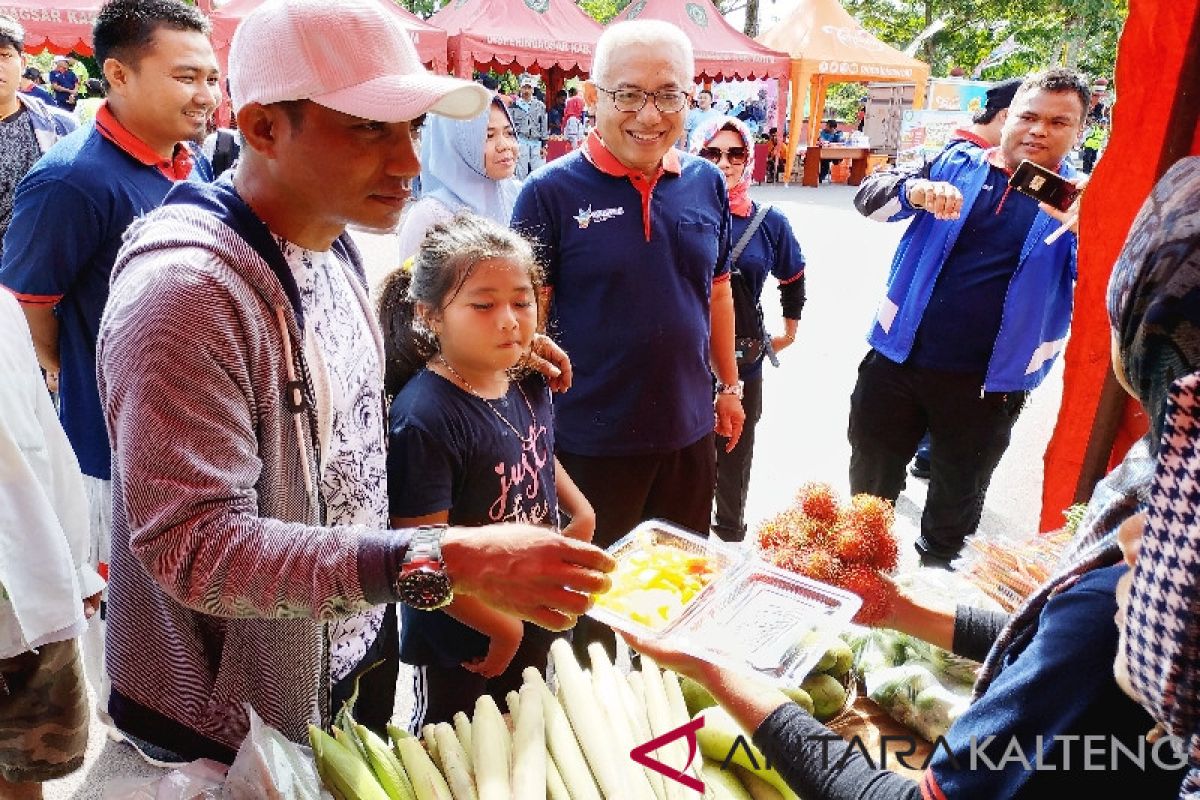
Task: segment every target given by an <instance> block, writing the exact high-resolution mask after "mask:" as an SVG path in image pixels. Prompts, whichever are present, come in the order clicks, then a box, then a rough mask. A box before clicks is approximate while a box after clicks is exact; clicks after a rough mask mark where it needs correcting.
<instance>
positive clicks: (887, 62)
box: [758, 0, 929, 180]
mask: <svg viewBox="0 0 1200 800" xmlns="http://www.w3.org/2000/svg"><path fill="white" fill-rule="evenodd" d="M758 41H759V42H761V43H762V44H765V45H766V46H767V47H773V48H775V49H776V50H782V51H783V52H785V53H787V54H788V55H789V56H791V59H792V64H791V85H792V109H791V115H792V123H791V132H790V134H789V136H788V142H787V162H786V163H787V167H786V172H785V175H784V180H789V179H790V178H791V173H792V165H793V164H794V163H795V158H796V151H797V150H798V149H799V146H800V135H801V134H800V127H801V125H800V123H801V120H802V119H803V118H804V117H803V115H804V98H805V95H806V94H810V93H811V96H810V100H811V104H810V106H809V108H810V109H811V111H810V114H811V115H812V117H813V119H816V118H818V117H819V116H820V115H821V111H822V109H824V108H825V92H826V90H827V89H828V88H829V85H830V84H833V83H846V82H866V81H893V82H897V83H913V84H916V94H915V96H914V98H913V107H914V108H920V107H921V106H922V105H923V104H924V102H925V84H926V83H927V82H928V80H929V65H928V64H926V63H925V62H923V61H918V60H917V59H915V58H912V57H910V56H906V55H905V54H904V53H902V52H900V51H899V50H897V49H896V48H894V47H892V46H890V45H887V44H884V43H883V42H881V41H879V39H877V38H875V36H874V35H873V34H871V33H868V32H867V31H866V30H865V29H864V28H863V27H862V26H861V25H859V24H858V21H857V20H855V19H854V17H852V16H850V14H849V13H848V12H847V11H846V9H844V8H842V5H841V3H839V2H838V0H802V2H801V3H800V5H798V6H797V7H796V10H795V11H793V12H792V13H791V14H790V15H788V17H787V18H786V19H784V20H783V21H782V22H780V23H779V24H778V25H776V26H775V27H773V28H771V30H769V31H767V32H766V33H764V34H763V35H762V36H759V37H758ZM818 127H819V126H818V125H811V126H810V128H811V129H810V130H809V131H808V139H809V144H816V141H817V129H818Z"/></svg>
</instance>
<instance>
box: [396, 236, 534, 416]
mask: <svg viewBox="0 0 1200 800" xmlns="http://www.w3.org/2000/svg"><path fill="white" fill-rule="evenodd" d="M496 258H503V259H507V260H509V261H512V262H514V263H516V264H520V265H521V266H523V267H525V269H526V270H527V271H528V273H529V280H530V282H531V283H532V284H533V290H534V294H535V295H538V294H539V293H540V290H541V288H542V270H541V267H540V266H539V265H538V263H537V259H535V258H534V255H533V247H532V245H530V244H529V242H528V241H526V240H525V239H524V238H523V237H522V236H521V235H520V234H518V233H516V232H515V231H513V230H511V229H509V228H506V227H504V226H503V225H500V224H499V223H497V222H493V221H492V220H490V219H487V218H486V217H481V216H478V215H476V214H468V213H460V214H457V215H456V216H455V217H454V219H452V220H450V221H449V222H444V223H438V224H437V225H434V226H433V227H432V228H430V229H429V231H428V232H427V233H426V234H425V239H424V240H423V241H422V242H421V249H420V250H418V251H417V254H416V255H415V256H413V258H412V264H411V268H407V269H406V267H408V265H407V264H406V265H404V266H401V267H400V268H399V269H397V270H396V271H395V272H393V273H392V274H391V275H389V276H388V277H387V278H386V279H385V280H384V282H383V284H382V285H381V286H380V290H379V324H380V326H381V327H382V329H383V352H384V359H385V362H386V363H385V364H384V376H383V382H384V390H385V391H386V392H387V395H388V397H395V396H396V395H397V394H398V393H399V392H400V390H401V389H403V388H404V384H406V383H408V381H409V380H410V379H411V378H412V377H413V376H414V375H416V374H417V373H418V372H420V371H421V369H422V368H424V366H425V363H426V362H427V361H428V360H429V359H430V358H432V357H433V356H434V355H435V354H436V353H437V352H438V343H437V339H436V338H435V337H434V335H433V333H432V331H430V330H429V328H428V326H427V325H426V324H425V320H422V319H420V318H419V316H418V314H417V304H418V303H421V304H422V305H425V306H427V307H429V308H430V309H433V310H434V311H433V312H432V313H434V314H441V311H442V309H444V308H445V307H446V306H447V305H449V304H450V303H451V302H452V301H453V300H454V298H455V296H457V295H458V293H459V291H461V290H462V287H463V284H465V283H466V282H467V279H468V278H469V277H471V271H472V270H473V269H474V268H475V265H476V264H478V263H479V262H481V261H487V260H489V259H496Z"/></svg>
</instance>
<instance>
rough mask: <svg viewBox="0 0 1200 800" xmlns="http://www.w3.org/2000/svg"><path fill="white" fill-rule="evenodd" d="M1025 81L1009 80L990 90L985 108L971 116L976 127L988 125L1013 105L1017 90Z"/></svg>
mask: <svg viewBox="0 0 1200 800" xmlns="http://www.w3.org/2000/svg"><path fill="white" fill-rule="evenodd" d="M1022 83H1024V81H1023V80H1022V79H1021V78H1009V79H1008V80H1003V81H1000V82H999V83H996V84H993V85H992V86H991V87H989V88H988V90H987V94H986V95H985V98H984V103H983V108H981V109H979V110H978V111H976V112H975V113H974V114H973V115H972V116H971V122H974V123H975V124H976V125H987V124H988V123H989V122H991V121H992V120H994V119H995V118H996V115H997V114H999V113H1000V112H1001V111H1003V110H1004V109H1006V108H1008V107H1009V106H1011V105H1012V101H1013V97H1014V96H1015V95H1016V93H1017V89H1019V88H1020V87H1021V84H1022Z"/></svg>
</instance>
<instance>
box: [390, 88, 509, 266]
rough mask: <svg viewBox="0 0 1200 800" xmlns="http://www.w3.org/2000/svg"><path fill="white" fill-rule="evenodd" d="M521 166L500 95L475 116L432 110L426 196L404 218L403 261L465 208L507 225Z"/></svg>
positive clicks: (424, 137) (424, 139) (424, 145)
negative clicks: (436, 227) (431, 231)
mask: <svg viewBox="0 0 1200 800" xmlns="http://www.w3.org/2000/svg"><path fill="white" fill-rule="evenodd" d="M516 169H517V136H516V134H515V133H513V125H512V119H510V118H509V116H508V109H507V108H506V107H505V105H504V103H502V102H501V101H500V100H499V98H495V97H494V98H492V102H491V103H490V104H488V107H487V108H486V109H484V111H483V113H482V114H480V115H479V116H477V117H474V118H472V119H465V120H456V119H450V118H449V117H443V116H440V115H438V114H430V115H429V117H428V119H427V120H426V122H425V124H424V125H423V126H422V131H421V198H420V199H419V200H417V202H415V203H413V204H412V205H411V206H409V207H408V209H406V210H405V212H404V217H403V218H402V219H401V221H400V260H401V261H404V260H405V259H407V258H408V257H409V256H411V255H413V254H414V253H416V252H417V248H419V247H420V246H421V240H422V239H424V238H425V232H426V231H428V230H429V229H430V228H431V227H433V226H434V225H435V224H436V223H438V222H447V221H448V220H449V219H450V218H451V217H453V216H454V215H455V214H456V213H458V212H459V211H470V212H473V213H475V214H480V215H482V216H485V217H487V218H488V219H491V220H494V221H496V222H499V223H500V224H502V225H507V224H508V220H509V218H510V217H511V216H512V208H513V203H515V202H516V200H517V192H519V191H520V189H521V182H520V181H518V180H517V179H516V178H514V177H513V173H514V172H515V171H516Z"/></svg>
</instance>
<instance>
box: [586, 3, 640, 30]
mask: <svg viewBox="0 0 1200 800" xmlns="http://www.w3.org/2000/svg"><path fill="white" fill-rule="evenodd" d="M629 3H630V0H579V7H580V8H582V9H583V10H584V11H586V12H587V14H588V16H590V17H591V18H592V19H594V20H596V22H599V23H600V24H601V25H607V24H608V23H609V21H610V20H612V18H613V17H615V16H616V15H617V14H620V13H621V12H622V11H624V10H625V7H626V6H628V5H629Z"/></svg>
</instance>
